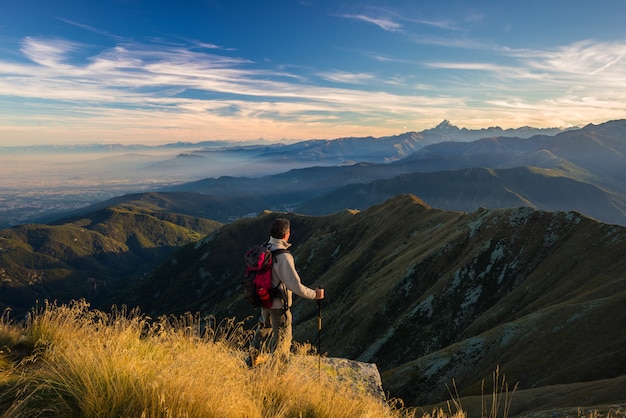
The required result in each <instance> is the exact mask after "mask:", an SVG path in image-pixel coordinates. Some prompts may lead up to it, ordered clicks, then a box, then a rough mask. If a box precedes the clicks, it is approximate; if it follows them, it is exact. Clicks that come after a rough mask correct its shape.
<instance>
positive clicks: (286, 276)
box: [247, 218, 324, 365]
mask: <svg viewBox="0 0 626 418" xmlns="http://www.w3.org/2000/svg"><path fill="white" fill-rule="evenodd" d="M290 235H291V225H290V223H289V220H288V219H285V218H277V219H275V220H274V221H273V222H272V224H271V225H270V239H269V249H270V250H271V251H274V250H278V249H287V248H289V247H290V246H291V244H290V243H289V242H288V241H289V237H290ZM272 286H273V287H276V286H278V287H279V289H280V290H281V292H279V293H282V297H281V296H278V297H275V298H274V299H273V302H272V306H271V308H261V317H260V318H259V324H258V325H257V329H256V331H255V333H254V338H253V339H252V342H251V345H252V350H251V353H250V358H249V359H247V362H248V365H254V364H255V363H256V362H257V360H260V358H259V359H257V357H258V356H259V354H261V353H267V352H270V353H277V354H280V355H282V356H284V357H287V356H288V355H289V352H290V350H291V339H292V332H291V319H292V318H291V300H292V293H295V294H296V295H298V296H300V297H303V298H305V299H324V289H322V288H319V289H311V288H308V287H306V286H304V285H303V284H302V282H301V280H300V276H299V275H298V272H297V271H296V266H295V263H294V260H293V256H292V255H291V253H289V252H284V253H281V254H277V255H276V257H275V258H274V260H273V264H272Z"/></svg>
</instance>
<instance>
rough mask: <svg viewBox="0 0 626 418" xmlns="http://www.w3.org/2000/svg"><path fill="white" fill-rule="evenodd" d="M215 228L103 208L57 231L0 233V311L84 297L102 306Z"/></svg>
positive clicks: (153, 212)
mask: <svg viewBox="0 0 626 418" xmlns="http://www.w3.org/2000/svg"><path fill="white" fill-rule="evenodd" d="M220 225H221V224H219V223H217V222H214V221H210V220H207V219H203V218H195V217H190V216H186V215H182V214H179V213H174V212H168V211H166V210H164V209H160V210H158V209H157V207H156V206H154V205H147V206H144V207H142V206H137V205H131V204H126V205H119V206H112V207H108V208H105V209H102V210H99V211H95V212H92V213H90V214H89V215H87V216H85V217H78V218H74V219H71V220H66V222H64V223H62V224H57V225H36V224H25V225H19V226H16V227H13V228H10V229H3V230H0V290H1V291H0V310H4V308H5V307H6V306H11V307H12V308H13V310H14V311H15V312H16V313H23V312H26V311H28V310H29V309H30V308H31V307H32V306H34V304H35V302H36V301H39V302H43V300H45V299H49V300H59V302H66V301H68V300H70V299H72V298H76V299H78V298H81V297H87V298H89V299H90V300H91V301H92V302H94V303H96V304H97V303H102V302H104V301H105V300H106V299H107V298H109V297H111V295H112V294H114V293H116V292H118V291H119V290H120V287H121V286H123V285H126V284H127V283H128V282H129V281H131V282H132V281H133V280H137V279H138V278H139V277H140V276H141V274H143V273H144V272H145V271H146V270H148V269H150V268H153V267H154V266H155V265H157V264H159V263H160V262H161V261H162V260H163V259H164V258H165V257H167V256H168V255H169V254H170V253H171V252H172V251H174V250H175V249H178V248H180V247H181V246H183V245H185V244H187V243H189V242H193V241H197V240H198V239H200V238H201V237H202V236H204V235H206V234H208V233H210V232H211V231H213V230H214V229H215V228H218V227H219V226H220Z"/></svg>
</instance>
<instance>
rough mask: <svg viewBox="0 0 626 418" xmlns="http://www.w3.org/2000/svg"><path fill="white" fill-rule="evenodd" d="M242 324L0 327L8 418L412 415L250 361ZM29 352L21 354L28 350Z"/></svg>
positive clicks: (0, 382) (82, 306) (315, 378)
mask: <svg viewBox="0 0 626 418" xmlns="http://www.w3.org/2000/svg"><path fill="white" fill-rule="evenodd" d="M248 340H249V331H246V330H245V329H244V328H243V325H242V324H241V323H237V322H235V321H234V320H226V321H223V322H222V323H216V322H215V321H213V320H212V318H201V317H200V316H199V315H195V316H193V315H186V316H182V317H178V318H165V317H163V318H159V319H157V320H151V319H150V318H148V317H145V316H143V315H141V314H139V313H138V312H137V311H130V312H127V311H126V310H124V309H122V310H116V309H113V310H112V313H104V312H101V311H96V310H90V309H89V306H88V304H87V303H85V302H82V301H80V302H74V303H71V304H70V305H61V306H56V305H49V304H46V306H45V307H43V308H42V309H40V310H38V311H34V312H32V314H31V315H30V318H29V320H28V321H27V323H26V324H13V323H11V322H10V321H9V320H8V318H7V317H4V318H3V320H2V321H1V322H0V347H2V349H1V351H2V354H0V416H2V417H35V416H59V417H60V416H63V417H113V416H115V417H347V416H350V417H412V416H416V414H415V412H414V411H413V410H410V409H408V408H403V407H402V406H401V402H399V401H397V400H394V401H391V402H389V403H386V402H383V401H382V400H381V399H380V398H376V397H373V396H371V395H367V394H365V393H359V392H356V391H354V390H353V389H352V388H351V387H350V385H349V382H339V381H336V380H333V379H331V378H330V377H329V376H326V375H325V374H324V373H322V374H321V375H320V374H319V373H318V370H317V367H316V365H317V362H310V363H311V364H312V367H303V364H306V362H304V363H302V362H296V361H290V362H288V363H284V362H283V363H277V362H272V361H270V362H268V363H266V364H264V365H262V366H260V367H258V368H255V369H253V370H250V369H248V368H247V366H246V365H245V362H244V356H245V354H246V352H245V347H246V346H247V342H248ZM20 347H21V348H20Z"/></svg>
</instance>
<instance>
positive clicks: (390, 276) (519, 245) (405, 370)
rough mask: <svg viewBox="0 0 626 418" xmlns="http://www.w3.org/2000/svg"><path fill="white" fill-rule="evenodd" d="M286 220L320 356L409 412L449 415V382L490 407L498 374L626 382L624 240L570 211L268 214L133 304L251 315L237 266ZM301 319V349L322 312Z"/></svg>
mask: <svg viewBox="0 0 626 418" xmlns="http://www.w3.org/2000/svg"><path fill="white" fill-rule="evenodd" d="M276 216H287V217H288V218H289V219H290V220H291V222H292V229H293V239H292V242H293V248H294V249H293V251H292V253H293V254H294V257H295V260H296V265H297V266H298V269H299V271H300V275H301V277H302V278H303V280H305V283H306V284H307V285H308V286H312V287H315V286H317V285H318V284H323V285H324V287H325V288H326V290H327V299H326V300H325V302H324V312H325V314H324V317H325V318H326V319H325V322H324V323H325V324H326V325H325V328H324V337H323V344H324V347H323V350H324V351H325V352H328V354H329V355H331V356H339V357H347V358H354V359H357V360H359V361H365V362H375V363H376V364H377V365H378V367H379V369H380V370H381V372H382V376H383V384H384V386H385V390H387V391H389V392H390V394H391V395H392V396H398V397H400V398H402V399H404V400H405V402H407V403H409V404H410V405H429V404H435V403H436V402H445V401H446V400H447V399H449V398H448V397H449V393H448V392H447V389H446V385H447V384H449V383H450V382H451V380H452V379H454V380H455V382H456V384H457V386H458V388H459V394H460V396H461V397H463V398H465V397H472V396H477V395H480V387H481V380H482V379H484V378H485V377H488V376H489V374H490V373H491V372H492V371H493V370H494V368H495V367H496V366H498V365H499V366H500V367H501V369H502V370H503V372H505V373H506V374H507V376H508V378H509V379H510V380H509V381H512V382H519V388H520V391H527V390H529V391H530V390H531V389H533V388H537V387H541V388H542V389H543V390H545V391H546V392H548V393H549V392H550V391H551V388H552V387H554V386H555V385H573V384H576V383H577V382H579V381H585V380H591V381H593V382H596V384H600V383H599V382H600V381H601V380H603V379H614V378H617V377H619V376H622V375H626V369H624V367H623V366H618V365H624V364H626V361H624V360H626V358H624V355H625V354H624V351H623V350H621V349H620V348H619V347H621V344H622V343H623V342H626V341H625V340H626V331H624V328H623V327H621V326H619V324H623V323H624V322H623V321H626V317H624V315H623V314H622V313H619V314H617V313H615V314H613V315H612V314H611V312H613V311H614V310H615V309H619V308H618V306H619V305H620V304H621V303H624V302H625V301H624V299H625V298H626V276H625V274H626V273H624V272H625V271H626V264H625V263H626V257H624V255H626V230H625V228H623V227H619V226H616V225H608V224H603V223H600V222H597V221H595V220H592V219H590V218H587V217H585V216H582V215H581V214H580V213H577V212H573V211H567V212H546V211H538V210H534V209H531V208H525V207H521V208H512V209H479V210H478V211H476V212H473V213H463V212H451V211H443V210H440V209H434V208H431V207H429V206H428V205H427V204H425V203H424V202H423V201H422V200H420V199H419V198H417V197H415V196H411V195H398V196H396V197H394V198H392V199H389V200H387V201H385V202H383V203H381V204H378V205H375V206H372V207H370V208H368V209H366V210H364V211H360V212H359V211H341V212H338V213H335V214H332V215H327V216H322V217H309V216H304V215H297V214H292V213H275V212H266V213H263V214H261V215H260V216H259V217H257V218H249V219H241V220H238V221H235V222H233V223H231V224H227V225H224V226H223V227H222V228H220V229H219V230H216V231H215V233H214V234H211V235H210V236H208V237H207V238H205V239H203V240H201V241H199V242H198V243H196V244H194V245H190V246H187V247H186V248H185V249H183V250H181V251H179V252H177V253H176V254H174V255H173V257H172V259H171V260H169V261H168V262H166V263H164V264H163V265H162V266H161V267H159V268H158V269H156V270H154V271H153V272H152V273H151V274H150V275H149V276H148V277H146V279H145V280H144V281H142V282H141V283H139V284H138V286H139V287H138V288H136V289H135V290H134V291H133V292H132V294H134V295H144V296H142V298H141V300H135V301H133V303H137V304H139V305H141V306H144V307H146V309H147V310H148V312H150V314H151V315H157V314H159V312H172V311H174V312H177V309H183V310H187V309H191V310H194V309H198V310H200V311H201V312H204V311H210V312H212V313H215V314H217V315H218V316H232V315H234V316H236V317H239V318H241V317H245V316H247V315H249V314H250V313H251V312H252V311H251V310H250V308H249V307H247V306H246V304H245V302H244V301H243V299H242V296H241V292H240V291H239V290H237V288H233V283H236V282H239V279H238V277H240V275H241V274H242V270H241V269H242V267H241V266H240V264H241V260H240V257H241V254H242V253H243V252H244V251H245V247H246V245H251V244H253V243H255V242H262V241H263V240H264V239H266V236H265V234H266V232H265V231H264V230H265V229H266V228H264V226H267V225H269V223H270V221H271V219H273V218H274V217H276ZM240 270H241V271H240ZM148 289H150V292H148ZM176 300H178V301H180V302H179V303H177V302H176ZM620 312H621V310H620ZM293 314H294V337H295V338H296V340H298V341H312V342H313V343H315V341H316V334H317V329H316V323H315V318H316V314H317V312H316V307H315V306H314V304H312V303H308V302H307V301H304V300H297V301H296V302H295V304H294V307H293ZM608 317H610V318H611V320H607V321H604V322H603V323H601V324H600V323H598V322H597V321H601V318H608ZM585 336H589V338H590V339H591V340H590V341H584V343H583V340H585V338H586V337H585ZM607 341H611V347H613V348H612V349H611V350H609V351H607V350H606V348H607V345H606V342H607ZM613 392H614V391H613ZM528 393H530V392H528ZM603 393H604V395H603V396H605V398H606V397H610V396H613V397H612V398H611V399H612V401H613V402H618V401H620V402H626V399H622V398H621V397H620V396H619V395H615V394H614V395H610V393H612V388H610V387H605V390H604V392H603ZM555 396H556V395H555ZM556 401H557V400H556V399H555V400H554V402H556ZM574 401H575V400H574V399H571V398H569V402H571V403H570V404H569V405H568V406H570V407H575V406H587V405H575V404H574ZM579 401H580V400H579ZM543 402H544V403H543V406H544V407H546V408H547V407H549V406H550V405H552V404H554V402H553V403H552V404H551V401H550V399H549V397H546V399H545V400H544V401H543ZM535 406H537V405H535ZM526 407H528V405H526ZM518 412H519V413H522V412H524V411H518ZM526 412H528V411H526Z"/></svg>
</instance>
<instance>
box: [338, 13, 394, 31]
mask: <svg viewBox="0 0 626 418" xmlns="http://www.w3.org/2000/svg"><path fill="white" fill-rule="evenodd" d="M342 17H344V18H346V19H354V20H360V21H363V22H367V23H371V24H373V25H376V26H378V27H379V28H381V29H383V30H386V31H389V32H396V31H398V30H400V29H401V28H402V25H401V24H400V23H398V22H395V21H394V20H392V19H390V18H388V17H378V16H370V15H366V14H345V15H342Z"/></svg>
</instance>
